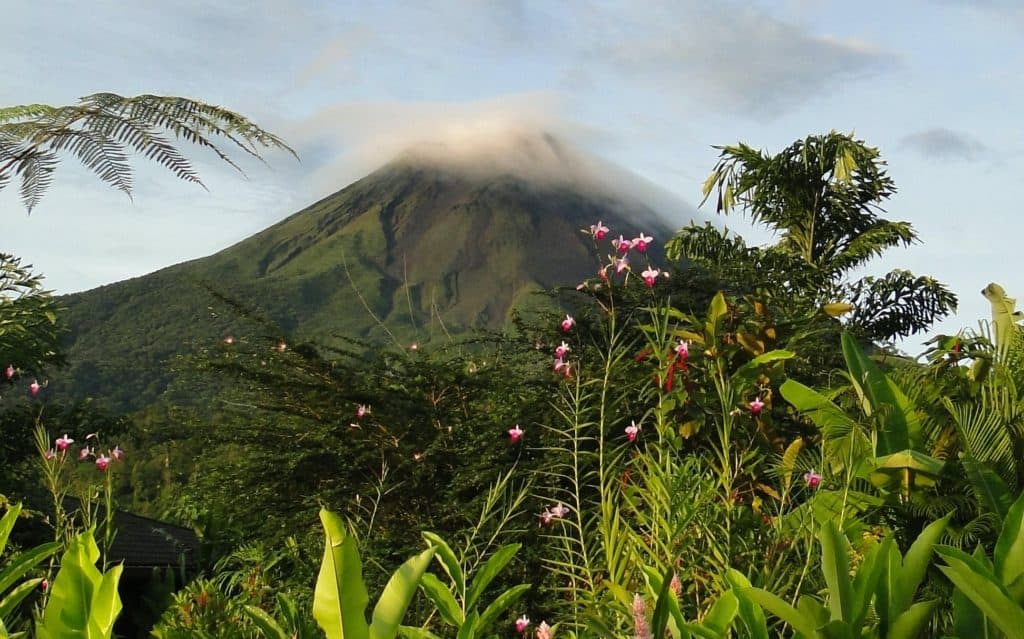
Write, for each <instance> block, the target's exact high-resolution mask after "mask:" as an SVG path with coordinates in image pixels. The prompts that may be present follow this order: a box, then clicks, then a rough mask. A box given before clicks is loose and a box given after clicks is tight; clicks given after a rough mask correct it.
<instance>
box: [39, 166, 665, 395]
mask: <svg viewBox="0 0 1024 639" xmlns="http://www.w3.org/2000/svg"><path fill="white" fill-rule="evenodd" d="M598 220H603V221H605V222H606V223H608V224H609V225H610V226H612V227H613V228H614V229H616V232H625V233H627V234H629V233H636V232H639V231H640V230H644V231H647V232H648V233H649V234H653V235H655V236H656V237H661V238H664V237H667V235H668V228H667V226H666V225H665V223H664V222H661V221H659V220H658V218H657V216H656V215H655V214H654V213H653V212H652V211H651V210H649V209H644V208H641V207H639V206H632V207H627V206H625V205H623V204H621V203H618V202H615V201H612V200H610V199H608V198H607V197H598V196H590V195H586V194H584V193H582V192H579V191H575V190H571V189H569V188H558V187H538V186H536V185H533V184H529V183H527V182H525V181H523V180H522V179H519V178H515V177H512V176H509V175H505V176H493V177H490V178H486V179H484V178H480V177H475V178H469V177H465V176H462V175H459V174H456V173H453V172H450V171H445V170H441V169H438V168H435V167H431V166H429V165H425V164H419V163H412V162H411V161H405V162H396V163H393V164H391V165H388V166H386V167H384V168H382V169H380V170H378V171H377V172H375V173H373V174H371V175H369V176H367V177H365V178H363V179H362V180H359V181H358V182H356V183H354V184H352V185H350V186H349V187H347V188H345V189H343V190H341V191H339V192H338V193H336V194H334V195H331V196H329V197H327V198H325V199H323V200H321V201H319V202H317V203H315V204H313V205H312V206H310V207H308V208H306V209H304V210H302V211H299V212H298V213H296V214H294V215H292V216H290V217H288V218H287V219H285V220H283V221H281V222H280V223H278V224H276V225H274V226H272V227H270V228H268V229H266V230H264V231H262V232H260V233H258V234H256V235H254V236H252V237H250V238H248V239H246V240H243V241H242V242H239V243H238V244H236V245H234V246H232V247H230V248H227V249H225V250H223V251H221V252H219V253H217V254H215V255H211V256H209V257H206V258H202V259H198V260H194V261H191V262H187V263H183V264H178V265H175V266H172V267H169V268H166V269H163V270H161V271H158V272H156V273H152V274H150V275H146V276H144V277H139V278H135V279H131V280H127V281H123V282H118V283H115V284H111V285H108V286H103V287H100V288H97V289H94V290H91V291H87V292H84V293H79V294H75V295H71V296H68V297H66V298H64V302H65V303H66V305H67V307H68V312H67V325H68V326H69V327H70V331H69V333H68V335H67V340H66V343H65V345H66V349H67V355H68V361H69V362H70V366H69V367H68V368H67V369H66V370H65V371H63V372H62V373H61V378H60V382H61V383H60V384H56V385H55V386H54V387H55V389H56V388H58V387H59V388H60V389H62V391H66V392H67V393H69V394H70V395H71V396H72V397H74V398H76V399H77V398H84V397H90V396H96V397H104V398H106V399H107V401H109V402H110V404H111V405H112V407H114V408H117V409H123V410H131V409H136V408H139V407H142V406H145V405H147V404H148V403H150V402H151V401H152V400H153V399H155V398H156V397H157V396H158V395H159V394H160V393H161V392H162V391H163V390H164V389H165V388H166V386H167V384H168V382H169V381H170V379H171V377H172V373H171V372H170V369H169V367H168V362H169V360H170V359H171V358H173V357H174V356H175V355H177V354H185V353H190V352H193V351H194V350H195V349H196V348H197V347H200V346H203V345H209V344H211V343H213V342H215V341H217V340H220V339H222V338H223V337H224V336H226V335H229V334H232V332H237V331H238V328H237V326H238V324H239V321H240V320H239V316H238V313H237V309H233V308H232V306H231V305H230V304H229V303H225V301H224V299H222V298H220V297H219V296H221V295H222V296H224V298H227V299H229V300H232V301H237V302H239V303H241V304H242V305H244V306H246V307H248V308H249V309H251V310H254V311H256V312H257V313H258V314H260V315H261V316H263V317H265V318H266V319H268V320H269V321H270V324H272V325H276V326H279V327H280V329H281V330H282V331H283V332H284V333H286V334H289V335H294V336H301V337H303V338H315V339H317V340H318V341H321V342H323V343H327V344H330V343H331V341H332V336H335V335H341V336H344V337H346V338H362V339H367V340H369V341H371V342H372V341H378V340H388V341H391V340H392V339H394V340H398V341H400V342H402V343H407V342H411V341H418V342H421V343H422V342H429V341H431V340H436V339H439V338H443V337H444V336H445V335H446V334H448V333H456V332H459V331H461V330H465V329H467V328H470V327H487V328H500V327H502V326H503V325H505V324H506V322H507V321H508V319H509V317H510V310H511V309H512V308H513V307H514V306H518V305H522V304H530V303H536V302H537V301H539V300H535V299H534V296H532V295H531V293H534V292H537V291H541V290H545V289H549V288H551V287H553V286H558V285H571V284H574V283H576V282H578V281H580V280H581V279H583V278H584V277H587V276H590V275H593V273H594V272H595V270H596V267H597V263H598V262H597V260H598V255H597V252H596V251H597V250H596V247H595V246H594V243H593V241H592V240H591V239H590V238H588V237H587V236H585V235H584V234H583V233H580V229H583V228H587V227H589V225H590V224H593V223H594V222H596V221H598Z"/></svg>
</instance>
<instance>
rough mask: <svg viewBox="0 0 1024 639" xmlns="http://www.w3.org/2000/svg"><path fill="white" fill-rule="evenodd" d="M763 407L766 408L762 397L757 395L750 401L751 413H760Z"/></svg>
mask: <svg viewBox="0 0 1024 639" xmlns="http://www.w3.org/2000/svg"><path fill="white" fill-rule="evenodd" d="M762 408H764V402H762V401H761V398H760V397H755V398H754V401H752V402H750V413H751V414H752V415H755V416H756V415H760V414H761V409H762Z"/></svg>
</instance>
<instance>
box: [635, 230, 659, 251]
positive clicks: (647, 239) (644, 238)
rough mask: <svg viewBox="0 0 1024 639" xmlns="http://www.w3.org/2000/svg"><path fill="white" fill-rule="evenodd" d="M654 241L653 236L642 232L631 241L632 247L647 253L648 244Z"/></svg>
mask: <svg viewBox="0 0 1024 639" xmlns="http://www.w3.org/2000/svg"><path fill="white" fill-rule="evenodd" d="M653 241H654V238H653V237H651V236H650V235H644V234H643V233H641V234H640V236H639V237H635V238H633V240H632V241H630V247H631V248H635V249H636V250H637V251H638V252H640V253H646V252H647V246H648V245H649V244H650V243H651V242H653Z"/></svg>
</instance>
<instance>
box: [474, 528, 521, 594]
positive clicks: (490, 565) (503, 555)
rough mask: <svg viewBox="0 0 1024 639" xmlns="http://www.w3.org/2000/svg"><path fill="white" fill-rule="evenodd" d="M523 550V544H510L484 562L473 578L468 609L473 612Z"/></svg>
mask: <svg viewBox="0 0 1024 639" xmlns="http://www.w3.org/2000/svg"><path fill="white" fill-rule="evenodd" d="M520 548H522V544H508V545H506V546H502V547H501V548H499V549H498V551H497V552H495V553H494V554H493V555H491V556H490V557H489V558H488V559H487V561H485V562H484V564H483V565H482V566H480V569H479V570H477V572H476V575H474V576H473V582H472V583H471V584H470V586H469V594H467V595H466V609H467V610H472V609H473V608H475V607H476V602H477V600H478V599H479V598H480V595H482V594H483V592H484V590H486V589H487V586H489V585H490V584H491V582H492V581H494V578H495V577H497V576H498V575H499V574H500V573H501V571H502V570H504V569H505V566H507V565H508V562H510V561H512V558H513V557H515V556H516V553H517V552H519V549H520Z"/></svg>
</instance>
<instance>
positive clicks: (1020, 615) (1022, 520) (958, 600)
mask: <svg viewBox="0 0 1024 639" xmlns="http://www.w3.org/2000/svg"><path fill="white" fill-rule="evenodd" d="M936 550H937V552H938V553H939V555H940V556H941V557H942V559H943V561H945V562H946V565H945V566H940V567H939V569H940V570H941V571H942V572H943V574H945V575H946V577H948V578H949V580H950V581H952V582H953V585H954V586H956V593H955V594H954V597H953V631H954V634H955V636H957V637H961V638H962V639H966V638H967V637H972V638H973V637H985V638H986V639H990V638H995V637H1001V636H1005V637H1019V636H1020V633H1021V629H1022V628H1024V495H1021V496H1020V497H1018V498H1017V501H1016V502H1014V503H1013V505H1012V507H1011V508H1010V510H1009V512H1008V513H1007V516H1006V518H1005V520H1004V521H1003V527H1002V529H1001V531H1000V533H999V539H998V540H997V541H996V545H995V548H994V550H993V552H992V558H991V559H989V558H988V557H987V556H986V555H985V553H984V551H983V550H982V548H981V546H979V547H978V548H977V550H976V551H975V552H974V554H973V555H969V554H967V553H966V552H964V551H962V550H960V549H958V548H953V547H951V546H940V547H938V548H937V549H936Z"/></svg>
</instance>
